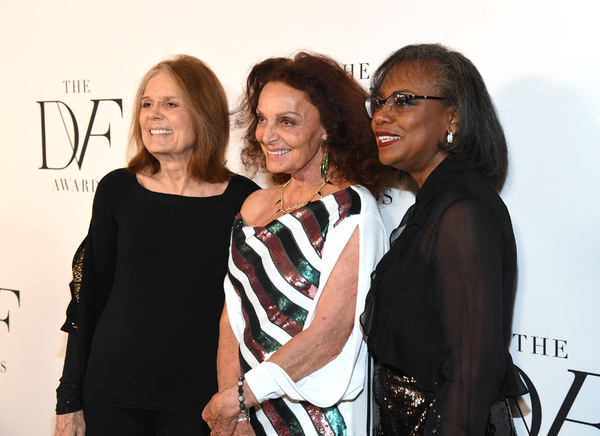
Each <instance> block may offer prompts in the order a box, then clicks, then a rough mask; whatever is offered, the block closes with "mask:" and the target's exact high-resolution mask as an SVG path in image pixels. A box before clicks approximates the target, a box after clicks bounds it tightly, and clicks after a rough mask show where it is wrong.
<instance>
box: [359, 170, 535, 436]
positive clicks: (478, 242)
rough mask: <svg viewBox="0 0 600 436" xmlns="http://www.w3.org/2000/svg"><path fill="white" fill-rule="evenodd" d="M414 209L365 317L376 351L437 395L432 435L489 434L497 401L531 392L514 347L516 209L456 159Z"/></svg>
mask: <svg viewBox="0 0 600 436" xmlns="http://www.w3.org/2000/svg"><path fill="white" fill-rule="evenodd" d="M409 214H411V215H410V218H409V219H408V221H407V223H406V224H407V225H406V228H405V229H404V231H403V232H402V234H401V236H400V238H399V239H398V240H397V241H396V242H394V243H393V244H392V246H391V248H390V251H389V252H388V253H387V254H386V255H385V256H384V257H383V259H382V260H381V261H380V263H379V265H378V266H377V268H376V271H375V273H374V275H373V282H372V287H371V291H370V295H369V297H368V302H367V311H366V313H365V316H364V318H363V320H364V326H365V329H366V332H367V334H368V341H367V342H368V345H369V350H370V352H371V353H372V354H373V355H374V357H375V358H376V359H377V360H378V361H379V362H381V363H383V364H387V365H390V366H392V367H394V368H396V369H397V370H399V371H401V372H402V373H404V374H405V375H407V376H410V377H413V378H414V379H416V381H417V384H418V385H420V386H421V387H422V388H423V389H426V390H429V391H433V392H435V402H434V405H433V407H432V409H431V410H430V412H429V414H428V422H427V423H426V426H425V428H426V429H425V434H426V435H430V434H433V433H432V432H433V431H434V430H436V429H437V433H435V434H442V435H446V434H448V435H450V434H462V435H480V434H484V430H485V426H486V423H487V419H488V415H489V410H490V407H491V405H492V404H493V403H494V402H495V401H497V400H499V399H503V398H505V397H506V396H513V395H518V394H521V393H524V386H523V385H522V383H521V381H520V379H519V378H518V375H517V374H516V371H515V368H514V366H513V363H512V359H511V356H510V354H509V352H508V342H509V339H510V338H509V335H510V328H511V318H512V307H513V297H514V291H515V274H516V265H517V263H516V259H517V254H516V244H515V239H514V235H513V230H512V224H511V220H510V216H509V214H508V211H507V209H506V206H505V205H504V203H503V202H502V200H501V199H500V197H499V195H498V194H497V192H496V191H495V189H494V188H493V187H492V185H491V184H490V183H489V182H488V181H487V180H486V179H484V178H483V177H482V176H481V175H480V174H479V173H478V172H477V171H475V170H472V169H467V168H466V167H464V166H463V165H462V164H461V163H459V162H457V161H454V160H451V159H450V158H447V159H445V160H444V161H443V162H442V163H441V164H440V165H439V166H438V167H437V168H436V169H435V170H434V171H433V172H432V173H431V174H430V175H429V177H428V178H427V179H426V181H425V182H424V184H423V186H422V187H421V189H420V190H419V192H418V193H417V198H416V203H415V205H414V206H413V208H412V211H409ZM438 426H439V427H438ZM436 427H437V428H436Z"/></svg>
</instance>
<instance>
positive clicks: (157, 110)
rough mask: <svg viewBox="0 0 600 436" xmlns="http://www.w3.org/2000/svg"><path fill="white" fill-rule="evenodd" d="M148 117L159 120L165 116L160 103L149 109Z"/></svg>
mask: <svg viewBox="0 0 600 436" xmlns="http://www.w3.org/2000/svg"><path fill="white" fill-rule="evenodd" d="M148 117H149V118H150V119H152V120H158V119H161V118H162V117H163V114H162V110H161V107H160V105H159V104H154V105H152V107H151V108H150V110H149V111H148Z"/></svg>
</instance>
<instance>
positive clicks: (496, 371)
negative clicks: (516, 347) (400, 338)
mask: <svg viewBox="0 0 600 436" xmlns="http://www.w3.org/2000/svg"><path fill="white" fill-rule="evenodd" d="M503 237H504V236H503V231H502V225H501V223H500V220H499V219H498V218H497V217H496V216H495V215H494V213H493V212H492V210H491V209H490V208H489V207H488V206H487V205H486V204H485V203H484V202H482V201H480V200H477V199H474V198H466V199H461V200H460V201H456V202H454V203H453V204H451V205H450V206H449V207H447V208H446V210H445V211H444V213H443V215H442V218H441V220H440V224H439V228H438V233H437V239H436V242H435V244H436V247H435V249H434V252H433V256H434V257H433V262H434V265H435V271H436V294H437V296H438V305H439V311H440V316H441V322H442V328H443V331H444V335H445V338H446V344H447V347H446V349H445V351H444V362H443V366H442V373H443V376H444V380H445V382H444V383H443V384H442V386H441V388H440V390H439V392H438V393H437V395H436V398H435V402H434V405H433V407H432V410H431V411H430V413H429V416H428V421H429V422H428V423H427V424H426V431H425V434H427V435H429V434H430V431H431V429H432V428H434V427H435V426H436V425H437V423H434V421H435V420H439V425H440V427H439V430H438V431H439V434H444V435H445V434H448V435H449V434H462V435H482V434H484V433H485V427H486V424H487V420H488V415H489V410H490V407H491V405H492V404H493V402H494V401H495V398H496V395H497V393H498V390H499V389H500V386H501V385H502V381H503V379H504V374H505V371H506V368H505V366H506V365H505V360H504V348H505V347H504V333H503V308H502V292H503V290H502V272H503Z"/></svg>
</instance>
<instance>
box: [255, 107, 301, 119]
mask: <svg viewBox="0 0 600 436" xmlns="http://www.w3.org/2000/svg"><path fill="white" fill-rule="evenodd" d="M256 113H257V114H258V115H263V113H262V112H261V111H260V110H259V109H258V108H257V109H256ZM287 115H296V116H298V117H300V118H302V114H300V113H298V112H294V111H285V112H279V113H277V114H275V117H276V118H280V117H285V116H287Z"/></svg>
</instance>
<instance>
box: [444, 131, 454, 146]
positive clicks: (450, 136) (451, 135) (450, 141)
mask: <svg viewBox="0 0 600 436" xmlns="http://www.w3.org/2000/svg"><path fill="white" fill-rule="evenodd" d="M446 141H448V144H452V141H454V135H453V134H452V132H448V136H447V137H446Z"/></svg>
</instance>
